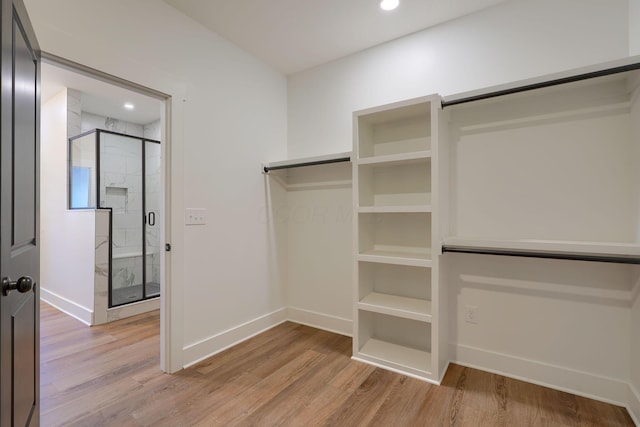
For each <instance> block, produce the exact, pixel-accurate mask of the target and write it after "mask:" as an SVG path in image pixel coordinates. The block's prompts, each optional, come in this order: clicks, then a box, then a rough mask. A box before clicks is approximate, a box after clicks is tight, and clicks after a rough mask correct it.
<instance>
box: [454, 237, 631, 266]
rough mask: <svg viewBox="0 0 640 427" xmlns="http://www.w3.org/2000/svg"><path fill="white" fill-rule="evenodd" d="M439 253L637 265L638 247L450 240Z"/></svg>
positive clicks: (465, 239) (583, 243)
mask: <svg viewBox="0 0 640 427" xmlns="http://www.w3.org/2000/svg"><path fill="white" fill-rule="evenodd" d="M443 250H444V251H449V252H468V253H485V254H495V255H513V256H527V257H538V258H558V259H575V260H585V261H603V262H620V263H629V264H640V244H637V243H616V242H584V241H565V240H493V239H473V238H460V237H450V238H446V239H444V242H443Z"/></svg>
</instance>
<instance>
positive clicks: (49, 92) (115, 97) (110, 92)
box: [41, 62, 162, 125]
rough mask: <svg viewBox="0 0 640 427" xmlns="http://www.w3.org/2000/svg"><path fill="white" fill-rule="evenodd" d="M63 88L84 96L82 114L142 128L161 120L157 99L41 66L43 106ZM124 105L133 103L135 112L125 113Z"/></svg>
mask: <svg viewBox="0 0 640 427" xmlns="http://www.w3.org/2000/svg"><path fill="white" fill-rule="evenodd" d="M64 88H70V89H76V90H78V91H80V92H82V111H86V112H89V113H93V114H97V115H99V116H104V117H110V118H112V119H118V120H124V121H127V122H129V123H136V124H139V125H146V124H148V123H151V122H153V121H156V120H158V119H159V118H160V112H161V108H162V102H160V101H159V100H157V99H154V98H150V97H148V96H145V95H142V94H139V93H137V92H132V91H130V90H127V89H123V88H121V87H119V86H114V85H111V84H108V83H105V82H102V81H100V80H96V79H93V78H91V77H87V76H84V75H81V74H78V73H74V72H72V71H69V70H66V69H63V68H60V67H56V66H54V65H51V64H49V63H46V62H42V91H41V97H42V102H46V101H48V100H49V99H51V97H53V96H55V95H57V94H58V93H60V91H61V90H63V89H64ZM125 102H130V103H132V104H133V105H134V106H135V109H134V110H131V111H129V110H126V109H125V108H124V103H125Z"/></svg>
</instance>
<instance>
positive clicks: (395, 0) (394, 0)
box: [380, 0, 400, 10]
mask: <svg viewBox="0 0 640 427" xmlns="http://www.w3.org/2000/svg"><path fill="white" fill-rule="evenodd" d="M399 4H400V0H382V1H381V2H380V9H382V10H393V9H395V8H396V7H398V5H399Z"/></svg>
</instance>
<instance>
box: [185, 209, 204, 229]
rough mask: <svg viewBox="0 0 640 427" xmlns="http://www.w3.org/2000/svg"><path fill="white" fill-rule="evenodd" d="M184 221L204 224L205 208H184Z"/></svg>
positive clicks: (188, 223) (192, 223) (190, 223)
mask: <svg viewBox="0 0 640 427" xmlns="http://www.w3.org/2000/svg"><path fill="white" fill-rule="evenodd" d="M184 222H185V224H186V225H204V224H206V223H207V210H206V209H200V208H187V209H185V214H184Z"/></svg>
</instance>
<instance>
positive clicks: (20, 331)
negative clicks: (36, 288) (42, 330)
mask: <svg viewBox="0 0 640 427" xmlns="http://www.w3.org/2000/svg"><path fill="white" fill-rule="evenodd" d="M21 302H22V304H20V306H19V307H18V308H17V310H16V312H15V313H13V315H12V316H11V323H12V332H13V333H12V347H13V354H14V359H13V371H14V378H15V379H19V380H17V381H14V389H13V395H14V399H15V404H14V414H15V425H17V426H25V425H28V423H27V421H28V419H29V416H30V414H31V410H32V409H33V405H34V403H35V400H36V390H35V387H36V378H35V368H37V366H36V359H37V358H36V354H35V352H36V342H35V338H37V337H34V333H33V331H35V329H36V325H35V323H34V322H35V316H34V305H35V304H34V303H35V302H36V301H35V297H34V294H33V292H29V293H28V294H27V295H26V297H25V298H24V299H23V301H21Z"/></svg>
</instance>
